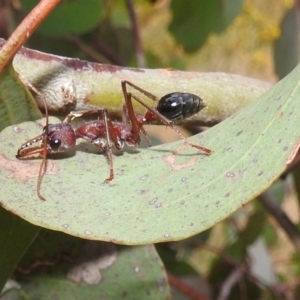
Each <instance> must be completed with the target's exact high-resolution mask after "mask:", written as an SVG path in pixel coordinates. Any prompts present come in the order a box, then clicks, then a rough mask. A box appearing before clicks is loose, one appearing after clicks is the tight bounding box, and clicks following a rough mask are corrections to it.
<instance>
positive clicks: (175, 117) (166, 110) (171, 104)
mask: <svg viewBox="0 0 300 300" xmlns="http://www.w3.org/2000/svg"><path fill="white" fill-rule="evenodd" d="M204 107H205V104H204V102H203V100H202V99H201V98H200V97H198V96H196V95H194V94H190V93H170V94H167V95H165V96H163V97H162V98H161V99H160V100H159V102H158V105H157V107H156V109H157V111H158V112H159V113H160V114H162V115H163V116H165V117H166V118H168V119H169V120H171V121H173V122H178V121H180V120H182V119H186V118H189V117H190V116H192V115H194V114H196V113H198V112H199V111H200V110H201V109H203V108H204Z"/></svg>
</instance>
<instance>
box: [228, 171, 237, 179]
mask: <svg viewBox="0 0 300 300" xmlns="http://www.w3.org/2000/svg"><path fill="white" fill-rule="evenodd" d="M226 177H229V178H233V177H235V174H234V173H232V172H227V173H226Z"/></svg>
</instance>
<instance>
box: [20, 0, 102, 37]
mask: <svg viewBox="0 0 300 300" xmlns="http://www.w3.org/2000/svg"><path fill="white" fill-rule="evenodd" d="M38 2H39V1H37V0H24V1H22V7H23V8H24V10H25V11H26V12H29V11H30V10H31V9H32V8H33V7H34V6H35V5H36V4H37V3H38ZM87 16H88V18H87ZM103 16H104V10H103V7H102V2H101V1H99V0H89V1H86V0H73V1H66V0H65V1H63V2H62V3H61V4H60V5H59V6H58V7H56V8H55V9H54V11H53V12H52V13H51V15H50V16H49V17H48V18H47V19H46V20H45V21H44V22H43V23H42V25H41V26H40V27H39V28H38V29H37V31H38V32H39V33H42V34H44V35H47V36H51V37H61V36H64V35H68V34H83V33H86V32H89V31H91V30H92V29H94V28H95V27H96V26H97V25H98V23H99V22H100V20H101V19H102V17H103Z"/></svg>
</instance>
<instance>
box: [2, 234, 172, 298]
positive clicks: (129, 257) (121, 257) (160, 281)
mask: <svg viewBox="0 0 300 300" xmlns="http://www.w3.org/2000/svg"><path fill="white" fill-rule="evenodd" d="M21 270H22V271H23V272H24V271H25V273H23V274H22V272H20V271H21ZM79 275H81V277H80V276H79ZM14 278H16V280H17V281H18V282H19V283H20V285H21V287H22V288H21V290H19V291H14V292H10V293H8V294H7V295H6V299H7V300H12V299H24V295H26V297H27V299H45V300H46V299H54V298H55V299H64V300H65V299H99V295H101V297H102V298H106V299H121V298H122V297H124V295H126V297H128V298H129V299H133V298H136V299H149V300H150V299H168V297H169V292H170V291H169V287H168V282H167V278H166V273H165V270H164V267H163V265H162V263H161V260H160V258H159V256H158V255H157V252H156V250H155V248H154V247H153V246H142V247H116V246H115V245H113V244H111V243H103V242H102V243H101V242H91V241H82V240H81V239H77V238H74V237H71V236H66V235H65V234H62V233H58V232H54V231H42V232H41V234H40V235H39V237H38V238H37V239H36V241H35V242H34V244H33V245H32V246H31V247H30V249H29V250H28V253H27V255H25V257H24V259H23V260H22V262H21V264H20V266H19V268H18V270H17V271H16V272H15V274H14ZM70 278H73V279H72V280H71V279H70ZM75 278H76V279H80V282H74V281H73V280H74V279H75ZM112 286H113V288H112Z"/></svg>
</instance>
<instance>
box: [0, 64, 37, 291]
mask: <svg viewBox="0 0 300 300" xmlns="http://www.w3.org/2000/svg"><path fill="white" fill-rule="evenodd" d="M40 116H41V114H40V112H39V110H38V109H37V105H36V103H35V101H34V99H33V98H32V96H31V95H30V93H29V92H28V91H27V90H26V89H25V88H24V85H23V83H22V82H21V81H20V79H19V76H18V74H17V73H16V72H15V71H14V69H13V68H12V66H11V65H9V66H8V67H7V68H6V69H5V70H4V71H3V72H2V73H1V74H0V130H1V129H3V128H5V127H6V126H9V125H11V124H14V123H17V122H23V121H25V120H35V119H37V118H39V117H40ZM10 140H11V137H8V140H7V141H10ZM1 169H2V166H1ZM1 189H2V186H1ZM3 196H4V194H3V193H2V190H1V193H0V205H1V200H2V198H3ZM38 230H39V228H38V227H36V226H33V225H31V224H29V223H27V222H25V221H24V220H22V219H20V218H19V217H17V216H16V215H14V214H13V211H12V213H10V212H7V211H5V210H4V209H3V208H2V207H0V245H1V247H0V270H1V271H0V291H1V290H2V288H3V285H4V284H5V282H6V280H7V279H8V277H9V275H10V274H11V272H12V271H13V269H14V267H15V265H16V264H17V263H18V261H19V260H20V259H21V257H22V256H23V254H24V253H25V251H26V249H27V247H28V246H29V245H30V244H31V242H32V241H33V240H34V238H35V237H36V234H37V232H38Z"/></svg>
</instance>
